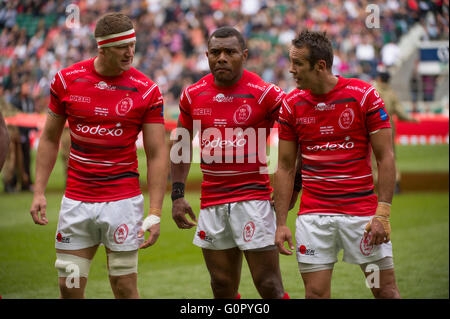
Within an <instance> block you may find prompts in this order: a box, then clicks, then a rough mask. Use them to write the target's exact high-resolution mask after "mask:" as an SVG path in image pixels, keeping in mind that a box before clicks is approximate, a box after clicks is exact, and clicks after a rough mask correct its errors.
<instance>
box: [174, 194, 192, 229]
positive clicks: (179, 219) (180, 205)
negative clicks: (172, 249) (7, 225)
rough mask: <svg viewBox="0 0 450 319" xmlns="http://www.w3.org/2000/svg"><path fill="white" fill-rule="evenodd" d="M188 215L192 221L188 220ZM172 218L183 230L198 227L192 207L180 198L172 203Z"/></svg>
mask: <svg viewBox="0 0 450 319" xmlns="http://www.w3.org/2000/svg"><path fill="white" fill-rule="evenodd" d="M186 214H188V215H189V217H191V219H192V221H190V220H188V219H187V218H186ZM172 218H173V220H174V221H175V224H177V226H178V228H181V229H189V228H192V227H194V226H196V225H197V224H196V222H197V218H196V217H195V214H194V212H193V211H192V208H191V205H189V203H188V202H187V200H186V199H184V198H178V199H175V200H174V201H173V202H172Z"/></svg>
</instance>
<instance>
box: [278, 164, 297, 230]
mask: <svg viewBox="0 0 450 319" xmlns="http://www.w3.org/2000/svg"><path fill="white" fill-rule="evenodd" d="M294 176H295V169H294V168H292V169H286V168H283V167H279V168H278V170H277V172H276V173H275V176H274V195H275V213H276V216H277V226H282V225H286V220H287V215H288V209H289V203H290V202H291V196H292V191H293V188H294Z"/></svg>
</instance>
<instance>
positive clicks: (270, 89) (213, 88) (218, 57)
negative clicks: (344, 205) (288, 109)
mask: <svg viewBox="0 0 450 319" xmlns="http://www.w3.org/2000/svg"><path fill="white" fill-rule="evenodd" d="M206 56H207V58H208V62H209V67H210V70H211V73H210V74H208V75H206V76H205V77H203V78H202V79H200V81H198V82H197V83H195V84H193V85H191V86H189V87H187V88H186V89H185V90H184V91H183V93H182V95H181V97H180V116H179V122H178V126H179V127H180V128H184V129H186V130H188V131H189V136H190V139H189V141H187V144H188V145H187V146H186V145H185V146H186V147H187V149H189V150H192V136H193V134H195V131H194V127H195V122H198V123H200V124H199V125H198V126H199V134H200V144H201V160H202V162H201V169H202V172H203V181H202V192H201V210H200V213H199V218H198V223H197V224H196V221H197V219H196V215H195V213H194V212H193V211H192V208H191V207H190V205H189V203H188V202H187V201H186V200H185V198H184V189H185V183H186V179H187V176H188V173H189V169H190V163H191V160H190V159H189V158H188V159H187V160H185V161H181V162H179V163H175V162H173V161H172V164H171V173H172V178H173V180H172V181H173V186H172V200H173V206H172V217H173V219H174V221H175V223H176V224H177V226H178V227H179V228H181V229H189V228H192V227H194V226H197V229H196V233H195V236H194V241H193V243H194V244H195V245H197V246H199V247H201V248H202V252H203V257H204V260H205V263H206V266H207V268H208V271H209V274H210V277H211V288H212V292H213V295H214V298H229V299H232V298H239V296H240V295H239V292H238V288H239V282H240V276H241V268H242V259H243V256H245V258H246V260H247V263H248V265H249V268H250V272H251V274H252V278H253V282H254V284H255V286H256V289H257V290H258V292H259V294H260V295H261V297H262V298H288V295H287V293H286V292H285V291H284V288H283V284H282V278H281V273H280V267H279V256H278V251H277V248H276V246H275V214H274V211H273V207H272V205H271V202H270V199H271V198H270V196H271V192H272V188H271V187H270V183H269V176H268V174H267V165H266V161H265V156H266V145H265V141H266V140H267V137H268V135H269V133H270V128H271V127H272V126H273V124H274V121H275V120H276V119H277V118H278V111H279V108H280V105H281V101H282V98H283V96H284V92H283V91H282V90H281V89H280V88H278V87H277V86H275V85H273V84H270V83H266V82H264V81H263V80H262V79H261V78H260V77H259V76H257V75H256V74H254V73H252V72H249V71H247V70H245V69H244V63H245V61H246V59H247V56H248V50H247V48H246V44H245V40H244V38H243V37H242V35H241V33H240V32H239V31H237V30H236V29H234V28H232V27H222V28H219V29H217V30H216V31H215V32H213V33H212V34H211V36H210V37H209V40H208V51H207V53H206ZM230 130H231V131H232V132H233V134H230ZM193 131H194V132H193ZM258 134H259V137H260V138H259V139H258V137H257V136H256V135H258ZM180 136H181V135H180ZM185 142H186V141H185ZM176 143H182V139H181V138H179V139H178V140H177V141H176ZM173 147H175V144H174V146H173ZM172 150H173V148H172ZM186 214H187V215H189V216H190V218H191V220H189V219H188V218H187V217H186Z"/></svg>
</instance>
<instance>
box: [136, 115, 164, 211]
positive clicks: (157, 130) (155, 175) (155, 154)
mask: <svg viewBox="0 0 450 319" xmlns="http://www.w3.org/2000/svg"><path fill="white" fill-rule="evenodd" d="M142 133H143V140H144V149H145V154H146V156H147V186H148V195H149V197H150V208H157V209H161V207H162V204H163V200H164V194H165V192H166V185H167V175H168V166H167V161H168V150H167V144H166V137H165V128H164V125H162V124H153V123H152V124H144V125H143V127H142Z"/></svg>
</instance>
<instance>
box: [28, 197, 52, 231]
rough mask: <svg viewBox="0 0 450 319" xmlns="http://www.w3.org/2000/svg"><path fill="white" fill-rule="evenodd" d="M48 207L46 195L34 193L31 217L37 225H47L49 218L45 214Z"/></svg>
mask: <svg viewBox="0 0 450 319" xmlns="http://www.w3.org/2000/svg"><path fill="white" fill-rule="evenodd" d="M46 208H47V200H46V199H45V196H44V195H34V197H33V202H32V203H31V208H30V214H31V218H33V221H34V223H35V224H37V225H42V226H44V225H47V224H48V219H47V217H46V215H45V210H46Z"/></svg>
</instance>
